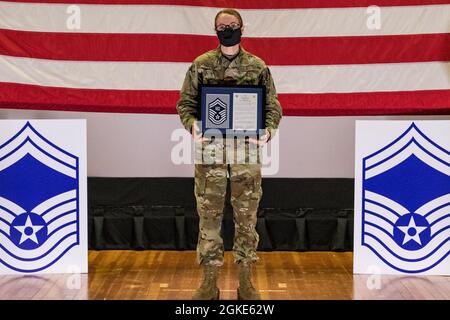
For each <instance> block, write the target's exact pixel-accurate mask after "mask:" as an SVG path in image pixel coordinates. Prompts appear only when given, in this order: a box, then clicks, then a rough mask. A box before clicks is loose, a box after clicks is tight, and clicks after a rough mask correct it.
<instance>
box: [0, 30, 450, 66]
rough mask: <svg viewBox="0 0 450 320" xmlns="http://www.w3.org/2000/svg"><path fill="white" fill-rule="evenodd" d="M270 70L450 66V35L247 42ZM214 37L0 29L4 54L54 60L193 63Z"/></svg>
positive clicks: (309, 38) (285, 39) (284, 39)
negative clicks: (379, 65) (279, 67)
mask: <svg viewBox="0 0 450 320" xmlns="http://www.w3.org/2000/svg"><path fill="white" fill-rule="evenodd" d="M242 44H243V47H244V48H246V49H247V50H248V51H250V52H252V53H254V54H256V55H257V56H259V57H261V58H262V59H264V60H265V61H266V63H267V64H269V65H324V64H364V63H395V62H424V61H450V33H443V34H419V35H392V36H366V37H365V36H357V37H356V36H354V37H305V38H243V42H242ZM217 45H218V40H217V38H216V37H215V36H196V35H169V34H98V33H57V32H51V33H47V32H27V31H16V30H5V29H0V54H3V55H10V56H17V57H30V58H39V59H53V60H77V61H80V60H82V61H163V62H191V61H192V60H194V59H195V57H197V56H198V55H200V54H201V53H203V52H205V51H207V50H210V49H212V48H214V47H216V46H217Z"/></svg>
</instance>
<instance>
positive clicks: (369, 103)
mask: <svg viewBox="0 0 450 320" xmlns="http://www.w3.org/2000/svg"><path fill="white" fill-rule="evenodd" d="M178 97H179V92H178V91H148V90H136V91H134V90H133V91H131V90H101V89H69V88H56V87H43V86H35V85H24V84H16V83H0V107H1V108H8V109H38V110H64V111H85V112H120V113H159V114H174V113H176V108H175V105H176V102H177V100H178ZM279 100H280V103H281V105H282V106H283V114H284V115H287V116H356V115H406V114H450V90H425V91H402V92H363V93H323V94H279Z"/></svg>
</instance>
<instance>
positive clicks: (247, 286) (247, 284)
mask: <svg viewBox="0 0 450 320" xmlns="http://www.w3.org/2000/svg"><path fill="white" fill-rule="evenodd" d="M237 295H238V300H261V295H260V294H259V292H258V290H256V289H255V287H253V284H252V264H251V263H248V262H241V263H239V288H238V289H237Z"/></svg>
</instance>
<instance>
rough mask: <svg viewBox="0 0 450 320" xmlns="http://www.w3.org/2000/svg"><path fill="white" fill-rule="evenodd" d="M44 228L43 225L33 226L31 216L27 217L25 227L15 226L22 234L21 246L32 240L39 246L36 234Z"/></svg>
mask: <svg viewBox="0 0 450 320" xmlns="http://www.w3.org/2000/svg"><path fill="white" fill-rule="evenodd" d="M43 227H44V226H42V225H33V223H32V222H31V219H30V216H28V217H27V221H26V222H25V225H23V226H14V228H16V229H17V230H19V232H20V233H21V234H22V235H21V236H20V242H19V244H22V243H23V242H24V241H26V240H28V239H30V240H31V241H33V242H34V243H36V244H39V242H38V239H37V237H36V232H38V231H39V230H41V229H42V228H43Z"/></svg>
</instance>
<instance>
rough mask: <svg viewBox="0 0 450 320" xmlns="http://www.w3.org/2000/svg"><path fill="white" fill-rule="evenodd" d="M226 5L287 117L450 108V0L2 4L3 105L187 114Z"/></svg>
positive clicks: (51, 1) (87, 0)
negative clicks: (183, 92) (195, 73)
mask: <svg viewBox="0 0 450 320" xmlns="http://www.w3.org/2000/svg"><path fill="white" fill-rule="evenodd" d="M374 6H375V7H374ZM225 7H231V8H236V9H238V10H239V11H240V13H241V14H242V16H243V19H244V24H245V30H244V34H243V40H242V45H243V47H244V48H245V49H246V50H248V51H250V52H251V53H253V54H256V55H257V56H259V57H261V58H262V59H264V60H265V61H266V63H267V64H268V65H269V67H270V69H271V72H272V74H273V77H274V80H275V85H276V89H277V92H278V95H279V100H280V103H281V104H282V106H283V114H284V115H296V116H301V115H317V116H328V115H384V114H385V115H389V114H450V1H448V0H378V1H376V0H372V1H369V0H297V1H295V0H265V1H259V0H230V1H214V0H167V1H163V0H78V1H73V0H41V1H36V0H28V1H14V0H13V1H0V107H1V108H17V109H45V110H72V111H74V110H75V111H96V112H130V113H160V114H161V113H164V114H173V113H176V109H175V105H176V102H177V100H178V98H179V90H180V87H181V84H182V82H183V79H184V76H185V74H186V71H187V69H188V67H189V65H190V63H191V62H192V60H193V59H194V58H195V57H196V56H198V55H200V54H201V53H203V52H205V51H207V50H210V49H213V48H215V47H216V46H217V45H218V40H217V37H216V35H215V33H214V30H213V20H214V17H215V14H216V13H217V12H218V11H219V10H220V9H221V8H225ZM378 22H379V24H378Z"/></svg>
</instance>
